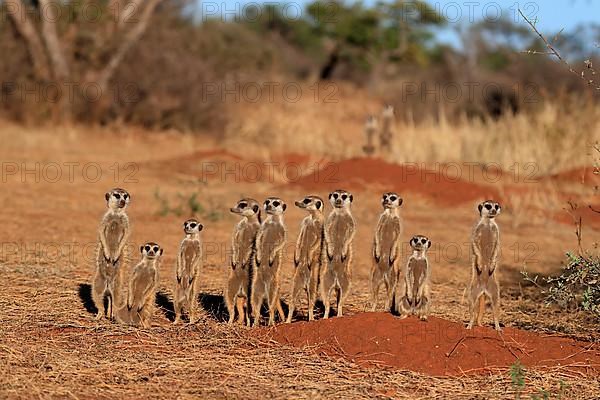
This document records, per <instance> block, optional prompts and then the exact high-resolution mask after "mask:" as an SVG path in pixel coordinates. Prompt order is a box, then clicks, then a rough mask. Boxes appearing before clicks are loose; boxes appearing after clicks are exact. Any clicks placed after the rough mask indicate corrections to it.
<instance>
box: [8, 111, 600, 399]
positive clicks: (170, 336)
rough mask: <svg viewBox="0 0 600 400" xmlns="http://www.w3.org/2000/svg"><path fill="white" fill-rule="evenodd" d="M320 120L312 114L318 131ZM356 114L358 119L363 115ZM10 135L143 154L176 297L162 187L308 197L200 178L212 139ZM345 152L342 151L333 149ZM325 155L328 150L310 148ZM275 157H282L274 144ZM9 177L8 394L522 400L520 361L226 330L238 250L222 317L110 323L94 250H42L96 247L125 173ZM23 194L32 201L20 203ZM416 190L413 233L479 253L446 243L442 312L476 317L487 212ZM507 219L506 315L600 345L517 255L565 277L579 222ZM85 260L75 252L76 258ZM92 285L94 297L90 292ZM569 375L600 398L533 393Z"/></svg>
mask: <svg viewBox="0 0 600 400" xmlns="http://www.w3.org/2000/svg"><path fill="white" fill-rule="evenodd" d="M257 115H261V113H260V112H257ZM343 115H344V114H343V113H341V114H331V115H330V117H331V118H333V119H336V118H338V117H340V116H343ZM343 121H344V119H343V118H342V119H340V120H338V122H340V124H339V129H340V132H342V131H341V130H342V128H344V126H345V125H344V124H343V123H342V122H343ZM298 123H300V121H299V122H298ZM313 123H314V122H311V121H304V122H303V124H304V125H303V126H310V125H311V124H313ZM346 124H347V125H348V126H349V125H350V122H346ZM327 126H329V125H326V127H327ZM286 129H287V127H286ZM323 129H324V131H323V132H325V131H326V129H325V128H323ZM3 132H4V134H5V135H6V137H4V139H6V140H5V142H6V143H7V145H6V146H3V147H2V148H1V149H0V155H1V156H2V157H3V159H4V160H8V161H15V162H21V161H24V160H27V161H31V162H33V161H36V160H43V161H44V162H53V161H54V162H66V161H70V162H72V161H79V162H86V161H95V162H98V163H100V165H102V167H103V168H105V171H110V170H109V169H108V168H109V167H110V165H112V164H113V163H114V162H118V163H120V164H123V163H126V162H136V163H137V164H138V165H139V172H138V174H137V175H136V178H137V180H138V182H137V183H127V184H124V183H123V182H121V181H119V182H117V183H116V184H118V185H120V186H121V185H122V186H125V187H126V188H127V189H128V190H129V191H130V193H132V195H133V202H132V204H131V207H130V210H129V215H130V218H131V220H132V223H133V236H132V239H131V240H132V245H133V246H136V245H137V244H139V243H141V242H144V241H147V240H155V241H157V242H158V243H160V244H161V245H162V246H163V247H164V248H165V263H164V269H163V270H162V271H161V281H160V288H161V291H163V292H166V293H169V291H170V288H171V287H172V286H173V279H174V278H173V270H172V266H173V265H174V260H175V256H174V255H175V249H176V248H177V245H178V243H179V241H180V240H181V219H182V218H185V217H187V216H182V217H178V216H175V215H171V214H170V215H167V216H160V215H158V214H157V209H158V204H157V202H156V200H155V198H154V190H155V188H157V187H160V189H161V193H164V194H165V195H167V196H171V197H175V196H176V195H177V194H178V193H188V192H189V190H192V189H198V190H200V191H201V193H202V195H201V196H200V198H199V200H200V201H202V202H204V203H205V204H212V203H210V202H209V201H208V199H209V198H210V199H211V200H212V201H214V204H216V205H218V206H219V207H225V208H226V207H230V204H233V202H235V201H236V200H237V199H238V198H239V197H240V196H241V195H252V196H255V197H256V198H259V199H261V198H264V197H265V196H267V195H269V194H272V193H273V192H276V193H278V194H280V195H281V196H282V197H284V198H285V199H286V200H292V199H295V198H296V197H298V196H301V195H304V194H305V193H299V192H298V191H297V190H296V189H291V188H287V187H285V186H281V185H280V182H275V183H274V184H269V183H257V184H254V183H244V182H241V183H235V184H232V182H229V181H225V182H222V181H221V182H210V183H209V184H207V185H199V184H198V183H197V181H196V183H194V180H193V179H192V178H194V177H197V174H198V165H199V164H200V163H202V162H203V161H207V160H208V161H210V160H211V159H204V158H194V157H191V158H190V154H192V155H193V154H195V153H194V151H197V150H211V149H213V148H214V144H213V143H210V142H207V140H206V138H205V137H194V136H183V137H181V136H178V135H177V136H176V135H173V134H169V133H156V134H153V135H146V134H144V133H143V132H120V133H113V132H106V131H99V132H95V131H87V130H82V129H80V128H78V127H73V128H69V129H67V130H58V129H57V130H44V129H40V130H38V129H27V130H26V129H23V128H19V127H14V126H9V127H6V129H3ZM282 132H283V131H282ZM336 132H337V131H336ZM24 133H27V135H24ZM340 134H341V133H340ZM285 136H286V137H287V134H285ZM9 137H10V138H11V141H8V138H9ZM83 139H85V140H83ZM313 139H314V136H313ZM298 140H301V139H298ZM313 144H314V143H313ZM304 146H306V147H299V148H298V149H293V148H290V149H289V151H294V152H297V153H301V154H302V152H304V151H307V149H309V142H308V140H307V141H306V144H305V145H304ZM317 147H318V146H317ZM351 148H352V147H351V146H348V149H351ZM229 150H230V151H232V152H234V153H238V154H240V155H242V156H244V157H246V158H245V160H248V159H253V157H254V155H255V154H254V153H250V154H248V151H247V150H248V149H247V148H245V147H244V148H235V147H234V148H229ZM276 150H277V149H276ZM276 150H273V151H276ZM283 150H285V149H281V150H279V151H283ZM321 150H322V149H321ZM337 151H338V150H336V149H331V152H337ZM317 152H318V149H315V151H314V152H312V151H311V152H310V153H309V154H312V153H317ZM339 153H340V154H341V153H343V150H339ZM265 156H268V154H266V152H265ZM174 171H175V172H174ZM180 175H183V176H184V177H185V179H184V178H181V177H180ZM3 185H4V189H5V190H4V191H2V192H0V202H1V203H2V204H3V207H4V208H3V211H4V214H5V218H4V219H3V229H2V230H1V231H0V243H2V244H7V243H17V244H19V245H20V247H19V252H18V253H16V254H11V253H9V252H6V251H5V250H6V248H4V247H3V248H2V250H3V252H2V254H0V274H1V275H2V277H3V279H2V280H0V292H1V293H2V296H0V309H1V310H2V311H1V312H0V365H2V366H3V368H1V369H0V397H2V398H31V397H38V398H44V399H45V398H81V399H88V398H89V399H92V398H93V399H96V398H107V399H108V398H111V399H112V398H126V397H128V398H165V399H166V398H174V397H178V398H193V397H195V398H198V397H200V398H338V397H347V398H365V399H366V398H411V399H451V398H457V399H478V398H479V399H489V398H498V399H506V398H515V393H516V391H515V388H513V386H512V384H511V379H510V376H509V373H508V371H497V372H495V373H492V374H486V375H481V376H477V375H475V376H473V375H468V376H467V375H465V376H461V377H454V378H436V377H430V376H426V375H421V374H417V373H413V372H409V371H398V370H387V369H383V368H370V369H367V368H362V367H359V366H357V365H355V364H352V363H349V362H347V361H345V360H344V359H343V358H342V357H341V356H340V357H339V358H338V357H329V358H325V357H320V356H317V355H315V354H314V353H313V352H312V351H311V349H292V348H286V347H283V346H281V345H278V344H275V343H265V339H264V335H260V334H257V333H256V332H254V331H251V330H248V329H245V328H237V327H233V328H232V327H228V326H226V325H224V324H223V323H221V322H219V321H217V320H215V319H214V318H213V317H212V316H211V315H212V313H213V312H214V311H215V307H217V308H218V309H219V307H221V308H222V305H221V306H218V305H217V306H215V302H216V303H217V304H220V297H219V296H220V295H221V293H222V289H223V287H224V279H225V276H226V275H225V272H226V258H224V253H223V252H222V251H220V252H217V253H215V254H211V255H208V256H207V259H206V263H205V266H204V269H203V282H202V288H201V291H202V292H203V293H205V294H207V295H208V296H207V298H210V299H212V303H211V304H212V305H211V304H205V306H206V308H207V309H208V310H207V316H206V318H205V319H203V320H202V321H201V322H199V323H198V324H197V325H195V326H192V327H187V326H172V325H171V324H170V322H169V321H168V320H167V319H166V317H165V316H164V315H163V314H162V313H157V315H156V318H155V320H154V323H155V325H154V327H153V328H151V329H147V330H138V329H134V328H127V327H121V326H117V325H114V324H110V323H107V322H103V323H97V322H96V321H95V320H94V319H93V317H94V316H93V314H92V313H90V312H89V311H87V310H86V303H85V302H84V301H82V300H81V299H80V296H79V295H78V292H79V290H80V287H82V288H84V289H85V286H80V285H85V284H88V283H89V282H90V279H91V276H92V267H91V262H90V259H89V258H86V257H83V256H82V254H79V253H77V254H68V256H69V257H66V256H61V257H58V258H57V257H54V258H51V259H49V257H48V256H47V255H46V254H44V253H43V251H42V252H41V254H38V251H37V250H36V247H35V246H36V245H41V246H42V248H43V247H44V246H47V245H50V244H56V243H59V244H60V243H65V244H69V243H73V242H78V243H79V244H80V246H79V247H76V248H75V250H76V251H81V250H82V245H84V244H87V243H94V241H95V240H96V237H95V236H96V232H95V229H96V226H97V223H98V220H99V218H100V216H101V214H102V212H103V210H104V201H103V193H104V191H105V190H106V189H107V188H109V187H111V186H115V182H114V179H113V177H112V176H111V175H110V174H109V175H105V176H104V177H103V179H102V180H100V181H98V182H90V181H82V180H81V179H80V178H79V177H76V179H75V182H68V180H66V179H62V180H61V181H60V182H57V183H53V184H49V183H47V182H43V181H42V182H37V183H36V182H32V181H28V182H23V181H22V180H20V179H19V177H18V176H16V177H15V176H12V177H9V179H8V180H7V182H5V183H3ZM371 189H372V190H369V191H363V192H359V193H355V198H356V204H355V207H354V212H355V217H356V218H357V222H358V227H359V228H358V233H357V238H356V240H355V255H356V258H355V264H354V278H353V280H354V283H353V292H352V293H351V295H350V297H349V301H348V311H349V312H350V313H356V312H363V311H364V309H365V305H366V304H367V300H368V274H369V268H370V257H369V254H370V243H371V239H372V233H373V231H372V229H373V225H374V223H375V222H374V221H376V218H377V213H378V210H379V194H378V193H379V191H380V190H381V188H371ZM375 192H376V193H375ZM15 195H17V196H19V201H14V196H15ZM403 196H404V198H405V202H406V207H405V209H404V210H403V212H404V218H405V226H406V229H407V231H406V235H409V234H412V233H414V232H424V233H427V234H428V235H430V237H432V239H434V242H435V243H436V244H439V245H441V246H444V245H447V244H449V243H454V244H458V245H460V246H461V247H460V248H461V249H462V251H463V253H462V254H461V255H460V257H458V258H456V259H449V258H448V257H444V251H443V249H444V248H443V247H441V248H440V247H434V248H433V250H434V252H433V253H432V254H431V261H432V265H433V283H434V285H433V296H434V299H435V306H434V307H433V315H435V316H438V317H443V318H446V319H450V320H454V321H464V319H465V318H466V305H464V304H461V301H460V299H461V294H462V291H463V289H464V288H465V286H466V282H467V280H468V276H469V274H470V272H469V264H468V253H466V250H465V249H466V247H465V246H464V245H463V242H465V241H466V240H467V238H468V236H469V234H470V229H471V227H472V223H473V222H474V218H475V215H474V208H473V207H471V206H468V205H467V206H465V207H461V208H457V209H456V210H454V212H453V213H449V214H447V215H446V216H445V218H443V219H440V218H435V217H434V216H432V215H431V203H428V202H423V201H421V200H422V199H421V198H419V196H418V195H415V194H413V193H410V192H407V193H403ZM521 212H523V213H526V214H525V216H524V220H526V221H529V219H528V218H527V213H528V212H529V211H527V209H525V211H521ZM67 216H68V218H67ZM303 216H304V215H303V214H302V213H301V212H300V211H298V210H295V209H294V208H293V207H290V208H289V209H288V211H287V212H286V222H287V224H288V227H289V229H290V240H294V239H295V236H296V234H297V231H298V226H299V222H300V220H301V218H302V217H303ZM505 217H507V218H506V219H505V220H501V221H500V223H502V229H503V254H504V256H503V262H502V265H501V269H500V271H501V275H500V277H501V284H502V288H503V289H502V294H503V316H502V322H503V323H504V324H506V325H507V326H516V327H522V328H526V329H533V330H537V331H540V332H545V333H549V334H556V333H557V332H558V333H562V334H566V335H569V336H574V337H579V338H582V339H596V340H597V339H598V337H599V334H598V327H597V322H595V321H590V320H587V319H586V318H585V316H584V315H582V314H573V313H565V312H560V311H559V310H555V309H549V308H546V307H544V306H543V305H542V304H540V302H539V297H538V296H537V295H536V293H537V291H536V289H535V288H532V287H522V284H521V282H522V280H521V277H520V275H519V271H520V270H521V269H522V267H523V262H524V261H523V259H524V257H525V255H523V254H521V255H518V256H516V257H515V256H513V255H514V254H515V252H514V248H515V247H514V246H515V245H517V248H518V249H521V251H525V249H524V248H523V245H524V244H527V243H534V244H535V245H536V246H537V249H538V251H537V253H535V254H534V260H533V261H532V262H531V263H529V264H528V270H529V271H530V272H531V273H532V274H536V273H541V274H551V273H555V272H556V271H557V270H558V268H559V267H560V261H561V260H562V255H563V253H564V251H565V250H568V249H569V248H571V247H572V244H573V243H574V237H571V236H573V235H572V233H571V231H570V227H569V226H567V225H564V224H557V223H554V224H546V223H544V222H542V221H538V222H536V221H533V220H532V222H528V223H523V224H521V225H520V226H519V228H518V229H513V228H510V218H511V216H510V215H506V216H505ZM203 222H205V221H203ZM234 223H235V218H233V217H232V216H230V215H229V214H227V213H224V214H223V215H222V216H221V217H220V218H219V219H217V220H215V221H210V222H206V223H205V231H204V240H205V241H206V242H211V243H217V244H221V245H224V244H227V243H228V241H229V240H230V233H231V229H232V226H233V224H234ZM24 227H26V228H27V229H24ZM31 227H34V228H31ZM589 229H590V230H589V231H587V233H588V234H589V237H594V235H596V234H597V230H594V229H592V228H591V227H590V228H589ZM72 255H75V257H74V259H73V260H72V259H71V257H70V256H72ZM24 256H25V257H24ZM292 268H293V267H292V266H291V262H290V263H288V264H286V265H285V267H284V269H283V271H282V276H283V282H282V285H283V286H282V287H283V297H284V299H286V298H287V296H288V293H289V290H290V286H291V276H292ZM83 294H84V296H83V297H84V299H85V298H86V297H85V290H83ZM164 303H165V302H164V301H163V304H164ZM167 303H168V302H167ZM217 311H218V310H217ZM300 311H301V312H304V309H301V310H300ZM217 313H218V312H217ZM561 381H563V382H564V383H565V384H567V385H568V389H567V391H566V393H567V394H566V395H565V396H564V398H569V399H588V398H590V397H591V396H593V395H595V394H597V393H599V392H600V383H599V382H598V380H597V379H595V378H594V377H589V376H583V375H579V374H577V373H574V372H573V371H571V370H566V369H562V368H552V369H534V370H528V371H527V373H526V386H525V390H524V393H525V394H533V393H537V392H538V391H539V390H540V389H545V390H548V391H550V392H552V393H555V394H556V393H557V392H558V391H559V388H560V384H561Z"/></svg>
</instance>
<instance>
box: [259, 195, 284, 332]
mask: <svg viewBox="0 0 600 400" xmlns="http://www.w3.org/2000/svg"><path fill="white" fill-rule="evenodd" d="M286 208H287V205H286V204H285V203H284V202H283V200H281V199H280V198H278V197H269V198H267V199H266V200H265V202H264V210H265V212H266V214H267V218H265V221H264V222H263V223H262V224H261V225H260V229H259V230H258V233H257V235H256V254H255V257H254V272H253V277H252V294H251V298H252V301H251V303H252V313H253V317H254V321H253V326H257V325H258V324H259V323H260V307H261V305H262V303H263V300H264V299H265V297H266V299H267V303H268V306H269V325H274V324H275V309H277V311H278V312H279V316H280V318H281V319H282V320H285V315H284V313H283V308H282V307H281V300H280V299H279V270H280V267H281V263H282V258H283V247H284V246H285V240H286V236H287V230H286V227H285V224H284V222H283V213H284V212H285V210H286Z"/></svg>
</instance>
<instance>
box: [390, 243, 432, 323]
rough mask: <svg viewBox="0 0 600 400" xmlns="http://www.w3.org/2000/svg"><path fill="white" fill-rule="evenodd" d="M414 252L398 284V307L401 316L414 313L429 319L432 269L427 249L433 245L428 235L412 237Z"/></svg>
mask: <svg viewBox="0 0 600 400" xmlns="http://www.w3.org/2000/svg"><path fill="white" fill-rule="evenodd" d="M409 243H410V247H411V248H412V249H413V253H412V254H411V256H410V257H409V258H408V262H407V263H406V265H405V266H404V271H403V272H402V277H400V276H399V277H398V279H400V278H403V279H401V280H400V281H399V284H398V295H397V296H396V309H397V310H398V311H399V312H400V316H401V318H406V317H407V316H408V315H409V314H414V315H416V316H417V317H419V318H420V319H421V320H423V321H425V320H427V317H428V316H429V307H430V303H431V284H430V279H431V269H430V267H429V261H428V259H427V250H428V249H429V248H430V247H431V240H429V239H428V238H427V237H426V236H422V235H416V236H414V237H413V238H412V239H410V242H409Z"/></svg>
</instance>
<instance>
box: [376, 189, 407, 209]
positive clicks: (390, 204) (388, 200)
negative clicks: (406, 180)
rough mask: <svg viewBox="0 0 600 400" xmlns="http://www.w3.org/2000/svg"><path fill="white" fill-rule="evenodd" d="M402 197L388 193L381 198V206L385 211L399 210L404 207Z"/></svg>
mask: <svg viewBox="0 0 600 400" xmlns="http://www.w3.org/2000/svg"><path fill="white" fill-rule="evenodd" d="M402 202H403V200H402V197H400V196H399V195H398V193H394V192H387V193H384V194H383V196H382V197H381V205H382V206H383V208H384V209H393V208H398V207H400V206H401V205H402Z"/></svg>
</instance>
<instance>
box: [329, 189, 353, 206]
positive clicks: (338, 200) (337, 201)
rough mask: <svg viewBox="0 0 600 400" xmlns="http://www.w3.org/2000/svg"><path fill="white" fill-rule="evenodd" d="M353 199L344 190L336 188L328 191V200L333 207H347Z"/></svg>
mask: <svg viewBox="0 0 600 400" xmlns="http://www.w3.org/2000/svg"><path fill="white" fill-rule="evenodd" d="M353 200H354V196H352V194H350V192H347V191H345V190H341V189H338V190H336V191H333V192H331V193H329V202H330V203H331V206H332V207H334V208H348V207H350V204H352V201H353Z"/></svg>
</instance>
